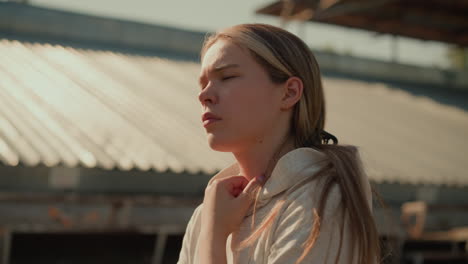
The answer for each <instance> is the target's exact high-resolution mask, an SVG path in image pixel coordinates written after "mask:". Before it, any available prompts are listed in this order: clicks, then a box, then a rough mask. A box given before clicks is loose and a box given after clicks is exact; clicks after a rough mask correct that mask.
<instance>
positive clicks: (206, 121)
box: [202, 112, 221, 127]
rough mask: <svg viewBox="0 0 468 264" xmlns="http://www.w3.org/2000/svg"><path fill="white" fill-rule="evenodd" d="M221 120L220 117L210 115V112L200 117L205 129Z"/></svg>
mask: <svg viewBox="0 0 468 264" xmlns="http://www.w3.org/2000/svg"><path fill="white" fill-rule="evenodd" d="M219 120H221V118H220V117H218V116H216V115H214V114H212V113H210V112H206V113H204V114H203V115H202V122H203V126H204V127H206V126H208V125H210V124H212V123H214V122H217V121H219Z"/></svg>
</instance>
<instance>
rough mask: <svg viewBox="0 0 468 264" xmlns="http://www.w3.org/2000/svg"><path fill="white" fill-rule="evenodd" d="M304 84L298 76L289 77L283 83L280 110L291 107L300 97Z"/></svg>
mask: <svg viewBox="0 0 468 264" xmlns="http://www.w3.org/2000/svg"><path fill="white" fill-rule="evenodd" d="M303 89H304V85H303V83H302V80H301V79H300V78H298V77H295V76H293V77H289V79H288V80H287V81H286V82H285V83H284V85H283V98H282V99H281V110H288V109H290V108H292V107H293V106H294V105H295V104H296V103H297V102H298V101H299V99H301V96H302V92H303Z"/></svg>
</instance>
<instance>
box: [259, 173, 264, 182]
mask: <svg viewBox="0 0 468 264" xmlns="http://www.w3.org/2000/svg"><path fill="white" fill-rule="evenodd" d="M257 180H258V181H260V182H263V181H264V180H265V175H264V174H261V175H259V176H257Z"/></svg>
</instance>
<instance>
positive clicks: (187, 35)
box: [0, 3, 206, 57]
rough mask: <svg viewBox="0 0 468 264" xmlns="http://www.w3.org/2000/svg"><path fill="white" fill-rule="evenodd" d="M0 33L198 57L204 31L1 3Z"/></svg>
mask: <svg viewBox="0 0 468 264" xmlns="http://www.w3.org/2000/svg"><path fill="white" fill-rule="evenodd" d="M0 33H3V34H10V35H19V36H31V37H37V38H40V39H47V38H49V39H52V40H58V41H75V42H78V43H93V44H102V45H110V46H112V47H123V48H133V49H141V50H146V51H151V50H158V51H160V50H165V51H172V52H178V53H182V54H185V55H187V56H189V57H192V56H197V57H198V53H199V51H200V49H201V45H202V43H203V40H204V38H205V35H206V33H204V32H193V31H187V30H181V29H177V28H171V27H164V26H156V25H149V24H144V23H138V22H131V21H125V20H119V19H110V18H102V17H96V16H89V15H82V14H77V13H72V12H66V11H59V10H53V9H46V8H40V7H35V6H30V5H24V4H16V3H0Z"/></svg>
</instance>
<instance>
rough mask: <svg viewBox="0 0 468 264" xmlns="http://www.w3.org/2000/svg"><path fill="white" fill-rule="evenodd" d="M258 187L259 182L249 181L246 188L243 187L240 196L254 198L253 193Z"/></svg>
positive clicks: (256, 180) (255, 179)
mask: <svg viewBox="0 0 468 264" xmlns="http://www.w3.org/2000/svg"><path fill="white" fill-rule="evenodd" d="M259 185H260V183H259V180H258V179H257V178H253V179H252V180H250V181H249V183H248V184H247V186H245V188H244V190H242V193H241V195H242V196H247V197H250V198H255V197H254V191H255V189H256V188H257V187H258V186H259Z"/></svg>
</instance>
